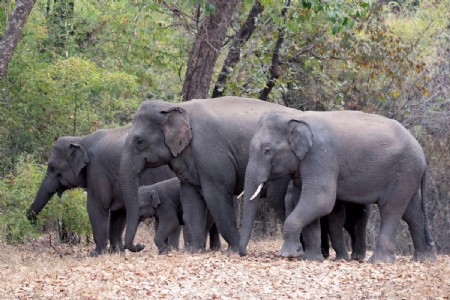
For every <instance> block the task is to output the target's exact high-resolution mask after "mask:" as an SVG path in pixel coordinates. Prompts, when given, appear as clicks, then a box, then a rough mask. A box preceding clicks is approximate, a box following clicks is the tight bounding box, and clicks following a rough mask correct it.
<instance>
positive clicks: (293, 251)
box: [281, 175, 336, 257]
mask: <svg viewBox="0 0 450 300" xmlns="http://www.w3.org/2000/svg"><path fill="white" fill-rule="evenodd" d="M312 177H314V176H312ZM319 178H320V176H319ZM322 179H323V180H324V183H323V185H320V184H317V182H313V183H309V182H306V180H304V181H303V183H302V192H301V196H300V200H299V202H298V204H297V205H296V206H295V208H294V211H292V213H291V214H290V215H289V216H288V217H287V219H286V222H285V223H284V242H283V247H282V248H281V256H283V257H299V256H301V255H302V254H303V249H302V246H301V244H300V240H299V235H300V233H301V232H302V230H303V228H304V227H305V226H306V225H308V224H310V223H312V222H313V221H315V220H316V219H318V218H320V217H322V216H325V215H328V214H329V213H330V212H331V211H332V209H333V206H334V203H335V201H336V180H335V179H334V180H326V178H325V176H324V175H323V176H322ZM319 230H320V228H319ZM319 232H320V231H319ZM317 239H318V240H319V241H320V235H319V236H318V237H317Z"/></svg>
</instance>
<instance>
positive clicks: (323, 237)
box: [320, 217, 330, 258]
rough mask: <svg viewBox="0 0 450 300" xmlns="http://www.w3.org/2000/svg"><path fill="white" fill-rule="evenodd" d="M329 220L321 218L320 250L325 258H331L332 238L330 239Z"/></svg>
mask: <svg viewBox="0 0 450 300" xmlns="http://www.w3.org/2000/svg"><path fill="white" fill-rule="evenodd" d="M329 231H330V230H329V225H328V218H327V217H322V218H320V250H321V252H322V255H323V258H328V257H330V237H329Z"/></svg>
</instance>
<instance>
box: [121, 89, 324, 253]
mask: <svg viewBox="0 0 450 300" xmlns="http://www.w3.org/2000/svg"><path fill="white" fill-rule="evenodd" d="M269 111H278V112H283V111H285V112H291V111H295V110H293V109H290V108H287V107H283V106H281V105H276V104H272V103H268V102H264V101H260V100H256V99H246V98H239V97H222V98H214V99H202V100H191V101H188V102H183V103H170V102H164V101H158V100H148V101H145V102H143V103H142V104H141V105H140V107H139V109H138V111H137V113H136V115H135V118H134V123H133V127H132V128H131V130H130V132H129V134H128V137H127V140H126V145H125V150H124V153H123V156H122V161H121V167H120V169H121V171H120V180H121V185H122V189H123V192H124V196H125V205H126V208H127V226H126V232H125V248H127V249H129V250H131V251H140V250H142V249H143V245H140V244H134V237H135V233H136V229H137V225H138V222H139V202H138V175H139V174H140V173H141V172H142V171H143V170H144V169H146V168H148V167H157V166H161V165H166V164H168V165H169V166H170V168H171V169H172V170H173V171H174V172H175V174H176V175H177V177H178V178H179V179H180V181H181V186H180V197H181V205H182V207H183V212H184V214H183V221H184V223H185V224H187V226H188V227H189V230H190V232H191V237H192V241H191V244H190V247H191V249H190V250H191V251H200V250H203V249H205V242H204V238H203V232H204V228H205V218H206V209H207V208H208V210H209V211H210V212H211V215H212V216H213V219H214V221H215V223H216V225H217V227H218V229H219V232H220V234H221V235H222V236H223V237H224V239H225V241H226V242H227V243H228V245H229V248H230V249H231V250H232V251H237V250H238V247H239V232H238V229H237V226H236V221H235V215H234V212H233V195H239V194H240V193H241V192H242V190H243V188H244V176H245V167H246V166H247V161H248V150H249V144H250V140H251V138H252V136H253V134H254V133H255V131H256V128H257V123H258V120H259V119H260V117H261V116H262V114H263V113H265V112H269ZM288 182H289V180H287V181H285V183H283V184H280V185H279V186H278V185H272V186H269V187H268V188H267V189H268V190H267V194H268V195H270V196H269V197H274V198H282V199H284V196H285V194H286V189H287V184H288ZM313 242H314V241H313ZM317 248H318V250H316V249H317ZM305 254H310V255H311V257H313V256H316V257H319V256H320V257H322V255H321V253H320V239H319V241H318V242H317V246H316V245H314V246H312V247H311V253H308V252H305ZM322 259H323V258H322Z"/></svg>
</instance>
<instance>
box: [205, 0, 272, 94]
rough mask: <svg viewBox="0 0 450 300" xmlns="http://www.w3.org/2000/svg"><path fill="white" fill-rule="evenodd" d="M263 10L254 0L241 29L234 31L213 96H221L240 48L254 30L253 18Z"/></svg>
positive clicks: (236, 60)
mask: <svg viewBox="0 0 450 300" xmlns="http://www.w3.org/2000/svg"><path fill="white" fill-rule="evenodd" d="M263 11H264V7H263V6H262V4H261V2H260V1H259V0H256V1H255V3H254V4H253V7H252V9H251V10H250V13H249V14H248V17H247V20H245V22H244V24H242V27H241V29H239V31H238V32H237V33H236V35H235V36H234V38H233V43H232V44H231V46H230V50H229V51H228V55H227V58H226V59H225V62H224V64H223V67H222V70H221V71H220V74H219V77H218V78H217V82H216V86H215V87H214V91H213V94H212V97H213V98H216V97H221V96H223V93H224V89H225V86H226V84H227V80H228V76H229V75H230V73H231V70H232V69H233V68H234V66H236V64H237V63H238V62H239V60H240V59H241V58H240V55H241V48H242V45H244V44H245V42H247V41H248V39H249V38H250V37H251V35H252V34H253V31H254V30H255V19H256V18H257V17H258V16H259V15H260V14H261V13H262V12H263Z"/></svg>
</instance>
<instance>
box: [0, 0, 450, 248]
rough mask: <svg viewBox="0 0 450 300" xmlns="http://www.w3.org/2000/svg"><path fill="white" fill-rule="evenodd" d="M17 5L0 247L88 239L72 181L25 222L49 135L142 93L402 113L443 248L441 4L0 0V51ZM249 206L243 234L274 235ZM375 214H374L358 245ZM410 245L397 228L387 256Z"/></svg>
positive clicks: (89, 123) (79, 127)
mask: <svg viewBox="0 0 450 300" xmlns="http://www.w3.org/2000/svg"><path fill="white" fill-rule="evenodd" d="M26 2H28V4H29V5H31V7H32V8H33V10H32V11H31V14H30V15H29V17H28V19H27V21H26V23H25V26H24V28H23V32H21V37H20V41H19V43H18V44H17V47H16V48H15V49H14V55H13V56H12V59H11V60H10V62H9V64H7V65H6V68H4V69H3V70H4V72H1V74H0V80H1V82H0V85H1V86H0V233H1V238H0V239H1V241H2V242H7V243H21V242H25V241H29V240H31V239H34V238H36V237H37V236H38V235H40V234H42V232H43V230H53V229H54V228H58V227H59V229H60V231H61V232H62V231H68V232H71V233H75V235H74V236H75V237H77V238H76V239H77V240H79V238H80V237H86V238H87V239H89V237H90V234H91V233H90V225H89V221H88V218H87V214H86V211H85V204H86V199H85V194H84V192H83V191H82V190H74V191H72V192H69V193H65V194H64V195H63V197H62V199H53V200H52V201H51V202H50V205H48V207H46V209H45V210H44V211H43V212H42V217H40V219H39V224H38V225H37V226H33V225H31V224H30V223H29V222H28V220H27V219H26V217H25V211H26V209H27V208H28V207H29V205H30V203H31V202H32V201H33V199H34V196H35V193H36V191H37V189H38V186H39V184H40V181H41V180H42V178H43V176H44V175H45V163H46V160H47V158H48V155H49V151H50V149H51V147H52V144H53V141H54V139H55V138H57V137H59V136H63V135H84V134H88V133H90V132H92V131H95V130H97V129H100V128H111V127H117V126H121V125H124V124H127V123H129V122H130V121H131V120H132V117H133V115H134V112H135V111H136V109H137V107H138V105H139V103H140V102H141V101H142V100H143V99H146V98H154V99H164V100H168V101H186V100H189V99H192V98H204V97H212V96H214V97H215V96H220V95H236V96H244V97H253V98H259V99H262V100H265V101H271V102H275V103H279V104H281V105H286V106H290V107H294V108H297V109H300V110H343V109H352V110H362V111H365V112H371V113H379V114H381V115H384V116H387V117H389V118H393V119H396V120H398V121H399V122H401V123H402V124H403V125H404V126H405V127H406V128H408V129H409V130H410V131H411V133H412V134H413V135H414V136H415V137H416V138H417V139H418V141H419V142H420V143H421V145H422V147H423V148H424V150H425V153H426V157H427V160H428V166H429V168H428V171H429V176H428V186H429V188H428V201H427V205H428V213H429V219H430V223H431V227H432V234H433V236H434V238H435V240H436V244H437V249H438V251H439V252H441V253H442V252H443V253H449V252H450V152H449V148H450V135H449V129H450V90H449V89H450V12H449V7H450V0H421V1H419V0H414V1H409V0H401V1H395V2H387V1H378V2H376V1H374V2H371V1H369V0H355V1H347V0H329V1H318V0H303V1H268V0H261V1H249V0H243V1H237V0H234V1H218V0H215V1H207V0H189V1H162V0H154V1H151V0H135V1H126V0H123V1H106V0H98V1H88V0H61V1H56V0H55V1H51V0H37V1H33V0H27V1H25V0H23V1H19V0H16V1H13V0H2V1H1V2H0V34H1V35H2V39H0V48H1V47H2V45H1V44H2V42H4V41H5V40H6V38H5V37H6V35H7V34H8V30H7V29H8V24H10V23H11V21H12V20H13V19H14V11H15V8H16V7H17V6H18V5H19V4H23V3H26ZM5 53H6V52H5ZM0 56H2V55H1V54H0ZM207 58H208V59H207ZM0 67H4V66H3V65H2V64H0ZM0 71H1V70H0ZM260 211H261V214H260V217H259V221H258V224H257V225H258V226H256V229H255V230H256V231H258V233H257V234H256V235H257V236H265V235H274V234H279V225H278V221H277V220H275V217H273V216H270V214H267V213H266V212H267V211H268V208H267V207H265V206H264V205H262V206H261V208H260ZM268 215H269V217H267V216H268ZM378 223H379V221H378V214H377V212H376V210H375V211H374V213H373V216H372V220H371V223H370V228H369V234H368V237H369V241H368V242H369V245H370V246H373V244H374V239H375V236H376V232H377V230H378V229H377V228H378V225H377V224H378ZM61 224H64V226H65V229H64V230H63V229H62V228H61ZM411 250H412V243H411V240H410V238H409V233H408V231H407V230H406V226H405V224H403V226H402V228H401V234H400V237H399V239H398V243H397V251H398V252H400V253H403V254H409V253H411Z"/></svg>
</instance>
